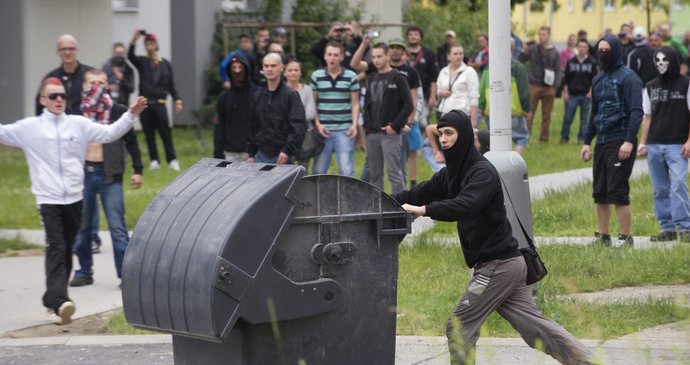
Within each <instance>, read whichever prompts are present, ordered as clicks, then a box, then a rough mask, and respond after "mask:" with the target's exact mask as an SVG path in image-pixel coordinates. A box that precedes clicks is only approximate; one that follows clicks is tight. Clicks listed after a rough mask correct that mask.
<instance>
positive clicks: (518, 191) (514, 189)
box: [484, 151, 534, 248]
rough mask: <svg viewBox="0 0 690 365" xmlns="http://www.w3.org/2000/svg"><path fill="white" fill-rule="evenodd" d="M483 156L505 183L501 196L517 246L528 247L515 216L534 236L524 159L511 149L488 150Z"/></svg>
mask: <svg viewBox="0 0 690 365" xmlns="http://www.w3.org/2000/svg"><path fill="white" fill-rule="evenodd" d="M484 157H486V158H487V159H488V160H489V161H490V162H491V163H492V164H493V165H494V166H495V167H496V170H497V171H498V174H499V175H501V178H502V179H503V182H504V183H505V185H504V189H503V197H504V201H505V205H506V214H507V215H508V220H509V221H510V226H511V228H512V229H513V237H515V239H517V241H518V247H521V248H522V247H529V245H528V243H527V240H526V239H525V235H524V234H523V233H522V228H520V223H519V222H518V220H517V216H516V212H517V214H518V215H519V216H520V222H522V225H523V226H524V227H525V230H526V231H527V233H528V234H529V236H530V237H532V238H534V234H533V233H532V203H531V201H530V193H529V177H528V175H527V165H526V164H525V160H524V159H522V156H520V155H519V154H518V153H517V152H513V151H489V152H487V153H486V154H485V155H484Z"/></svg>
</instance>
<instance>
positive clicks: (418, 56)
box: [414, 49, 424, 66]
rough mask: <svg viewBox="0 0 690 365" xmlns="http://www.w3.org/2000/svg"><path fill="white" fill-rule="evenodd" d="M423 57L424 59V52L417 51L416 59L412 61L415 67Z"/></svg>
mask: <svg viewBox="0 0 690 365" xmlns="http://www.w3.org/2000/svg"><path fill="white" fill-rule="evenodd" d="M423 57H424V50H423V49H421V50H419V53H417V57H415V59H414V64H415V66H416V65H417V64H418V63H419V61H421V60H422V58H423Z"/></svg>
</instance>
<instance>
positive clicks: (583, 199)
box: [427, 162, 690, 237]
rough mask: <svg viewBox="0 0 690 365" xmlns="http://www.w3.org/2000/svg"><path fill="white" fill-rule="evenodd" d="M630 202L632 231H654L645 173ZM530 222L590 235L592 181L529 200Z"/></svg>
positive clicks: (439, 227) (449, 226) (441, 227)
mask: <svg viewBox="0 0 690 365" xmlns="http://www.w3.org/2000/svg"><path fill="white" fill-rule="evenodd" d="M637 163H642V162H637ZM688 184H690V177H689V178H688ZM630 202H631V206H632V212H633V227H632V233H633V235H635V236H650V235H652V234H655V233H657V232H658V231H659V223H658V222H657V220H656V217H655V216H654V196H653V193H652V184H651V182H650V180H649V177H648V176H642V177H639V178H636V179H632V180H630ZM532 224H533V231H534V235H535V236H580V237H586V236H593V234H594V230H595V229H596V220H595V215H594V201H593V200H592V185H591V184H590V183H585V184H579V185H577V186H575V187H574V188H572V189H568V190H567V191H551V192H548V193H547V194H545V195H544V197H543V198H542V199H540V200H537V201H535V202H533V203H532ZM610 232H613V233H612V234H616V232H618V221H617V219H616V215H615V213H614V214H613V216H612V217H611V229H610ZM427 234H430V235H434V236H453V237H457V229H456V228H455V223H448V222H436V223H435V224H434V227H433V228H432V229H431V230H429V231H428V232H427Z"/></svg>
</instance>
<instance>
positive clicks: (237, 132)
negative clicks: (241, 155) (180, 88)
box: [213, 52, 258, 158]
mask: <svg viewBox="0 0 690 365" xmlns="http://www.w3.org/2000/svg"><path fill="white" fill-rule="evenodd" d="M233 62H240V63H241V64H242V65H243V66H244V83H239V82H237V80H235V76H234V75H233V74H232V71H231V69H232V64H233ZM250 70H251V67H250V65H249V61H248V60H247V58H245V57H244V56H243V55H241V54H239V52H237V53H236V54H235V55H234V56H233V58H232V59H231V61H230V62H228V65H227V66H226V68H225V74H226V75H227V76H228V80H230V89H228V90H224V91H223V92H222V93H220V95H219V96H218V101H217V102H216V118H215V120H214V121H213V122H214V126H213V157H215V158H225V155H224V153H223V151H228V152H246V150H247V143H248V142H249V134H250V132H251V126H252V118H253V114H254V94H255V93H256V92H257V89H258V87H257V86H254V85H253V84H252V81H251V80H252V77H251V76H252V75H251V72H250Z"/></svg>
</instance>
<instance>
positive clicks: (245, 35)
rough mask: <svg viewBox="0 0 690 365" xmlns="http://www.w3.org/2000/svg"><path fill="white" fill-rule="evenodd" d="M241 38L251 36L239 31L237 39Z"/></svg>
mask: <svg viewBox="0 0 690 365" xmlns="http://www.w3.org/2000/svg"><path fill="white" fill-rule="evenodd" d="M242 38H247V39H251V37H250V36H249V34H247V33H244V32H242V33H240V35H238V36H237V39H242Z"/></svg>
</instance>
